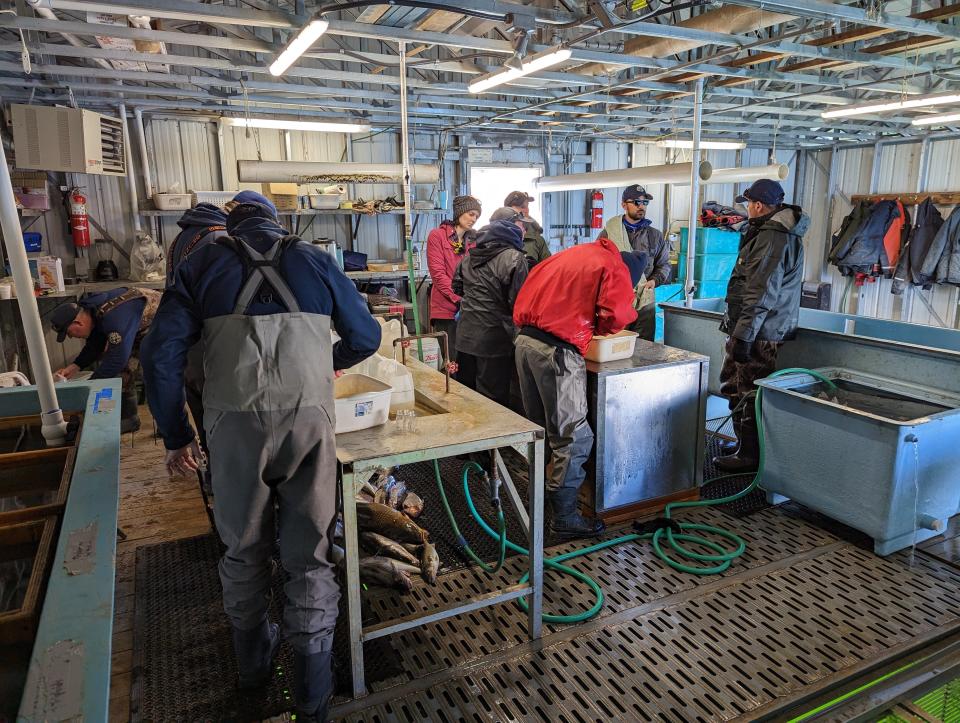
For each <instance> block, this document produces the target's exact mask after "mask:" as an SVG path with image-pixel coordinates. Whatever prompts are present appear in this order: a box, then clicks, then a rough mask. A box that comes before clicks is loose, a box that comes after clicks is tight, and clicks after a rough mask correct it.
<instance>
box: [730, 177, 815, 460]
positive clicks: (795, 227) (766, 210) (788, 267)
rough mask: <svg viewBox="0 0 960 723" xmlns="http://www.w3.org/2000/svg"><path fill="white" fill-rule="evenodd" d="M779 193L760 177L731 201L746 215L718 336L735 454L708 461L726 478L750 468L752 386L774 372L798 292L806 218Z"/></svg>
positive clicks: (754, 438)
mask: <svg viewBox="0 0 960 723" xmlns="http://www.w3.org/2000/svg"><path fill="white" fill-rule="evenodd" d="M783 199H784V193H783V187H782V186H781V185H780V184H779V183H777V182H776V181H772V180H770V179H767V178H764V179H761V180H759V181H756V182H754V184H753V185H752V186H750V188H748V189H747V190H746V191H744V192H743V195H742V196H738V197H737V199H736V200H737V203H742V204H744V205H745V206H746V209H747V218H748V221H747V224H746V225H745V226H744V229H743V232H742V237H741V239H740V254H739V256H738V257H737V265H736V266H735V267H734V269H733V273H732V274H731V275H730V282H729V284H728V285H727V310H726V313H725V314H724V317H723V322H722V323H721V324H720V330H721V331H723V332H725V333H726V334H728V335H729V336H728V338H727V346H726V355H725V357H724V360H723V367H722V368H721V369H720V393H721V394H722V395H723V396H725V397H726V398H727V399H728V400H729V403H730V409H731V410H732V411H733V425H734V429H735V430H736V433H737V439H738V440H739V443H740V444H739V449H738V450H737V451H736V453H734V454H733V455H731V456H727V457H718V458H717V459H715V460H714V462H715V463H716V465H717V468H718V469H720V470H721V471H723V472H725V473H727V474H733V473H748V472H753V471H755V470H756V469H757V465H758V464H759V460H760V439H759V435H758V433H757V420H756V415H755V413H754V405H753V397H752V395H753V392H754V382H755V381H756V380H757V379H763V378H765V377H768V376H770V374H771V373H772V372H773V371H774V370H775V369H776V368H777V352H778V350H779V348H780V345H781V344H782V343H783V342H784V341H786V340H789V339H792V338H793V337H794V336H796V332H797V324H798V321H799V316H800V291H801V287H802V286H803V234H804V233H805V232H806V230H807V228H809V226H810V218H809V216H807V215H806V214H805V213H804V212H803V210H802V209H801V208H800V207H799V206H790V205H786V204H784V202H783Z"/></svg>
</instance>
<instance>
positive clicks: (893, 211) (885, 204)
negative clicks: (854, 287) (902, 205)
mask: <svg viewBox="0 0 960 723" xmlns="http://www.w3.org/2000/svg"><path fill="white" fill-rule="evenodd" d="M899 216H900V211H899V210H898V209H897V202H896V201H878V202H877V203H875V204H873V206H871V207H870V212H869V215H868V216H867V218H866V219H865V220H864V221H863V223H861V224H860V227H859V228H858V229H857V231H856V233H854V234H853V235H852V237H851V238H850V239H849V241H848V243H846V244H845V245H843V246H842V247H841V248H840V249H837V250H836V251H837V252H836V254H835V255H834V258H835V261H834V263H836V264H837V266H838V267H839V269H840V272H841V273H842V274H843V275H844V276H851V275H852V274H855V273H861V274H870V273H872V272H873V270H874V266H875V265H876V264H880V266H882V267H883V268H886V267H888V266H889V265H890V262H889V261H888V260H887V251H886V248H885V247H884V245H883V237H884V236H885V235H886V233H887V230H888V229H889V228H890V224H891V223H893V221H894V220H895V219H897V218H899Z"/></svg>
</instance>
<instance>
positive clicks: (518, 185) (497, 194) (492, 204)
mask: <svg viewBox="0 0 960 723" xmlns="http://www.w3.org/2000/svg"><path fill="white" fill-rule="evenodd" d="M542 175H543V169H542V168H541V167H540V166H471V168H470V195H471V196H473V197H475V198H476V199H478V200H479V201H480V205H481V206H482V207H483V214H482V215H481V216H480V219H479V220H478V221H477V224H476V226H474V228H480V227H482V226H483V225H484V224H486V223H487V219H489V218H490V214H492V213H493V212H494V211H496V210H497V209H498V208H502V207H503V200H504V199H505V198H506V197H507V194H509V193H510V192H511V191H526V193H527V195H529V196H533V200H532V201H531V202H530V216H531V217H532V218H533V219H534V220H535V221H536V222H537V223H539V224H540V225H541V226H542V225H543V207H542V205H541V201H542V200H543V199H542V197H541V196H540V193H539V192H538V191H537V190H536V188H535V186H534V184H533V181H534V179H536V178H539V177H540V176H542Z"/></svg>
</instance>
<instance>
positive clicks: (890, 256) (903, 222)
mask: <svg viewBox="0 0 960 723" xmlns="http://www.w3.org/2000/svg"><path fill="white" fill-rule="evenodd" d="M897 211H899V212H900V215H899V216H897V217H896V218H895V219H893V221H892V222H891V223H890V228H888V229H887V232H886V233H885V234H884V236H883V248H884V251H886V252H887V263H888V264H889V265H888V266H886V267H884V269H883V273H884V275H886V276H888V277H890V276H893V270H894V269H896V268H897V263H898V262H899V261H900V249H901V248H903V241H904V231H905V230H909V229H910V218H909V217H908V216H907V212H906V210H905V209H904V208H903V204H902V203H900V201H897Z"/></svg>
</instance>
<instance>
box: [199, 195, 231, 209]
mask: <svg viewBox="0 0 960 723" xmlns="http://www.w3.org/2000/svg"><path fill="white" fill-rule="evenodd" d="M193 195H194V198H196V199H197V203H198V204H200V203H210V204H213V205H214V206H216V207H217V208H223V207H224V206H226V205H227V204H228V203H229V202H230V201H232V200H233V197H234V196H236V195H237V192H236V191H194V192H193Z"/></svg>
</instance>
